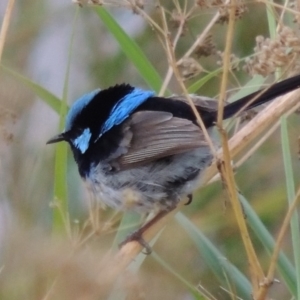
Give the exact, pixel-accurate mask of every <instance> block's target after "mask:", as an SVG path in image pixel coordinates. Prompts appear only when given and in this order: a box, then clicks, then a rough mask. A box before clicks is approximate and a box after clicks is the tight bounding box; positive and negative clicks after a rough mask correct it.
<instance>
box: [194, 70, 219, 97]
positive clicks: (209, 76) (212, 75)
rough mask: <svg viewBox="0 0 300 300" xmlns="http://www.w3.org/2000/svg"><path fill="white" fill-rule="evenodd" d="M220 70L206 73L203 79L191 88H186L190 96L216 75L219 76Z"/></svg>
mask: <svg viewBox="0 0 300 300" xmlns="http://www.w3.org/2000/svg"><path fill="white" fill-rule="evenodd" d="M221 71H222V69H217V70H215V71H212V72H210V73H208V74H207V75H206V76H204V77H203V78H201V79H199V80H197V81H196V82H194V83H193V84H192V85H191V86H189V87H188V92H189V93H191V94H194V93H196V92H197V91H198V90H199V89H200V88H201V87H202V86H203V85H204V84H205V83H206V82H208V81H209V80H210V79H212V78H214V77H215V76H217V75H218V74H220V73H221Z"/></svg>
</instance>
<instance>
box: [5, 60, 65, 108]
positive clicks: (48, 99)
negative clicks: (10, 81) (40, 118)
mask: <svg viewBox="0 0 300 300" xmlns="http://www.w3.org/2000/svg"><path fill="white" fill-rule="evenodd" d="M0 66H1V69H2V70H3V71H4V72H6V73H7V74H9V75H11V76H13V77H14V78H15V79H17V80H18V81H19V82H21V83H22V84H23V85H24V86H26V87H28V88H29V89H30V90H31V91H33V92H34V93H35V94H36V95H37V96H38V97H39V98H40V99H41V100H42V101H43V102H45V103H46V104H47V105H49V106H50V107H51V108H52V109H53V110H54V111H55V112H57V113H59V111H60V107H61V100H60V99H59V98H57V97H56V96H55V95H54V94H52V93H50V92H49V91H48V90H46V89H45V88H43V87H42V86H40V85H39V84H37V83H35V82H33V81H31V80H30V79H29V78H27V77H25V76H23V75H20V74H19V73H17V72H15V71H13V70H11V69H10V68H8V67H5V66H4V65H2V64H1V65H0Z"/></svg>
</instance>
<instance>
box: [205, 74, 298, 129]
mask: <svg viewBox="0 0 300 300" xmlns="http://www.w3.org/2000/svg"><path fill="white" fill-rule="evenodd" d="M297 88H300V75H297V76H294V77H291V78H288V79H286V80H283V81H280V82H278V83H275V84H274V85H272V86H270V87H269V88H268V89H266V90H259V91H257V92H254V93H252V94H250V95H247V96H245V97H243V98H241V99H239V100H237V101H235V102H233V103H230V104H228V105H226V106H225V107H224V119H227V118H230V117H232V116H233V115H235V114H236V113H237V112H239V111H245V110H248V109H251V108H254V107H256V106H258V105H261V104H263V103H266V102H268V101H270V100H273V99H274V98H276V97H279V96H282V95H284V94H286V93H288V92H291V91H293V90H295V89H297ZM216 118H217V112H211V115H210V116H209V117H208V118H207V120H206V122H207V123H210V122H211V125H212V124H213V123H214V122H215V121H216Z"/></svg>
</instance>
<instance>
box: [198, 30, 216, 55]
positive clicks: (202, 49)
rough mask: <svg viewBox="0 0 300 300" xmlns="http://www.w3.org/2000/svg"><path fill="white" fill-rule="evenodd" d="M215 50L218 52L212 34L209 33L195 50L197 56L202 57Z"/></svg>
mask: <svg viewBox="0 0 300 300" xmlns="http://www.w3.org/2000/svg"><path fill="white" fill-rule="evenodd" d="M215 52H216V45H215V44H214V43H213V41H212V35H211V34H209V35H207V36H206V38H205V40H204V41H203V42H202V43H200V44H199V45H198V46H197V47H196V49H195V51H194V53H195V55H196V56H197V57H201V56H205V57H207V56H209V55H211V54H213V53H215Z"/></svg>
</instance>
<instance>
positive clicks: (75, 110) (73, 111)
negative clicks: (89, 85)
mask: <svg viewBox="0 0 300 300" xmlns="http://www.w3.org/2000/svg"><path fill="white" fill-rule="evenodd" d="M99 92H100V89H97V90H94V91H92V92H90V93H88V94H85V95H83V96H82V97H80V98H79V99H78V100H76V101H75V102H74V104H73V105H72V106H71V108H70V110H69V112H68V114H67V117H66V125H65V131H68V130H70V129H71V127H72V124H73V122H74V119H75V117H76V116H77V115H78V114H79V113H80V111H81V110H83V108H84V107H85V106H87V105H88V103H89V102H90V101H91V100H92V99H93V98H94V97H95V95H97V94H98V93H99Z"/></svg>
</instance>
